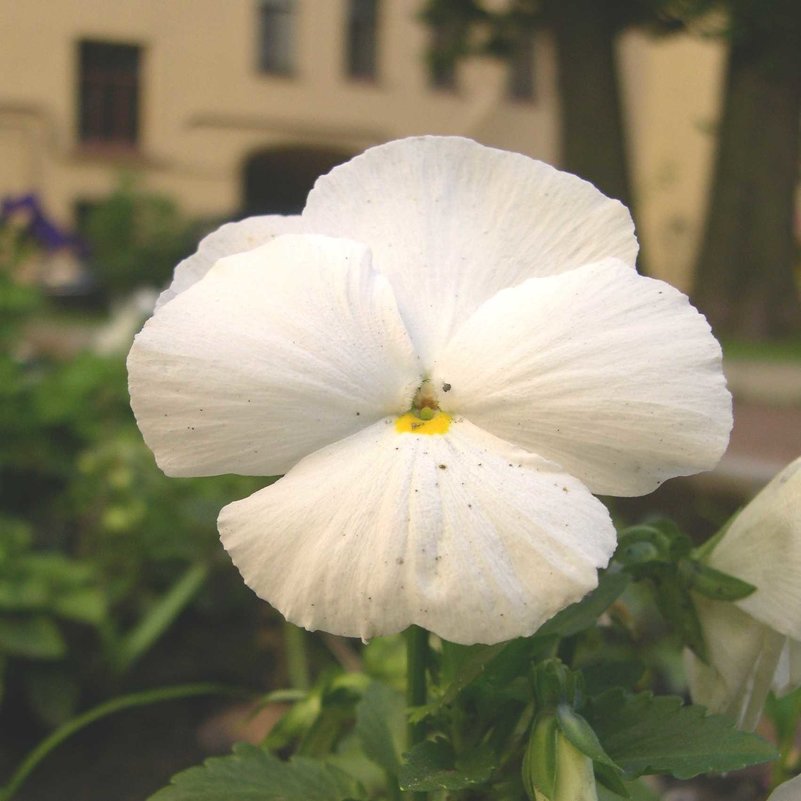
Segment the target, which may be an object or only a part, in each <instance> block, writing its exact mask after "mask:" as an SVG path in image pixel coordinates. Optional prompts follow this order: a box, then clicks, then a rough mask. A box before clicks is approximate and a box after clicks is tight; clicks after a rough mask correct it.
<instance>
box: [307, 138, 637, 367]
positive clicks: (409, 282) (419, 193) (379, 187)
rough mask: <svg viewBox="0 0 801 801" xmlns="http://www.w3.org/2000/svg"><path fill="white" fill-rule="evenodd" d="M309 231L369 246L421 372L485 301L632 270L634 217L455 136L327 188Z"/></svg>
mask: <svg viewBox="0 0 801 801" xmlns="http://www.w3.org/2000/svg"><path fill="white" fill-rule="evenodd" d="M303 218H304V220H305V221H306V222H307V224H308V225H309V226H310V230H314V231H318V232H319V233H325V234H332V235H334V236H345V237H350V238H352V239H357V240H359V241H362V242H366V243H368V244H369V245H370V247H371V248H372V250H373V253H374V257H375V266H376V269H378V270H380V271H381V272H383V273H384V274H385V275H387V276H388V277H389V279H390V281H391V282H392V285H393V287H394V289H395V293H396V295H397V297H398V305H399V307H400V310H401V314H402V315H403V318H404V320H406V322H407V325H408V326H409V329H410V332H411V335H412V339H413V340H414V343H415V345H416V347H417V349H418V352H419V353H420V356H421V358H422V360H423V363H424V365H425V366H426V367H429V366H430V364H431V362H432V360H433V358H434V357H435V356H436V354H437V352H438V350H439V348H440V347H441V346H442V345H444V343H445V342H446V341H447V340H448V339H449V338H450V336H451V334H452V333H453V331H454V330H456V328H458V326H459V325H460V324H461V323H462V322H463V321H464V320H465V319H466V318H467V317H468V315H470V314H471V313H472V312H473V311H474V310H475V309H476V308H477V307H478V306H479V304H481V303H482V302H483V301H484V300H486V299H487V298H489V297H491V296H492V295H494V294H495V293H496V292H497V291H498V290H499V289H502V288H504V287H508V286H514V285H516V284H519V283H520V282H522V281H524V280H525V279H527V278H530V277H532V276H537V275H552V274H555V273H560V272H564V271H566V270H571V269H573V268H574V267H577V266H579V265H582V264H586V263H588V262H591V261H597V260H599V259H601V258H603V257H606V256H615V257H618V258H620V259H622V260H623V261H625V262H626V263H627V264H629V265H633V264H634V261H635V258H636V254H637V242H636V239H635V237H634V226H633V223H632V221H631V216H630V215H629V213H628V211H627V210H626V208H625V207H624V206H622V205H621V204H620V203H618V202H617V201H616V200H610V199H609V198H607V197H605V196H604V195H602V194H601V193H600V192H599V191H598V190H597V189H595V187H593V186H592V185H591V184H589V183H587V182H586V181H583V180H581V179H580V178H577V177H576V176H574V175H570V174H568V173H564V172H560V171H558V170H556V169H554V168H553V167H551V166H549V165H547V164H543V163H541V162H538V161H535V160H533V159H530V158H528V157H526V156H522V155H520V154H517V153H508V152H505V151H502V150H495V149H493V148H488V147H484V146H482V145H479V144H477V143H476V142H473V141H471V140H469V139H461V138H457V137H432V136H426V137H420V138H411V139H402V140H399V141H396V142H390V143H389V144H386V145H381V146H379V147H375V148H372V149H370V150H368V151H366V152H365V153H363V154H362V155H360V156H358V157H356V158H355V159H353V160H352V161H350V162H348V163H347V164H344V165H341V166H339V167H336V168H334V170H333V171H332V172H331V173H329V174H328V175H326V176H324V177H322V178H320V179H319V180H318V181H317V183H316V184H315V187H314V189H313V190H312V192H311V194H310V195H309V199H308V203H307V205H306V208H305V210H304V212H303Z"/></svg>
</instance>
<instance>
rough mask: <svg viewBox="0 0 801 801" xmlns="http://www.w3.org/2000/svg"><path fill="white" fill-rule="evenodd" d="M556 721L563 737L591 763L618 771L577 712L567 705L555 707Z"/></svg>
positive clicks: (589, 727)
mask: <svg viewBox="0 0 801 801" xmlns="http://www.w3.org/2000/svg"><path fill="white" fill-rule="evenodd" d="M556 720H557V722H558V724H559V729H560V731H561V732H562V734H564V736H565V737H566V738H567V739H568V740H570V742H571V743H572V744H573V745H574V746H575V747H576V748H577V749H578V750H579V751H581V753H582V754H584V755H585V756H588V757H589V758H590V759H591V760H593V762H598V763H599V764H601V765H606V766H607V767H610V768H613V769H618V766H617V765H616V764H615V763H614V762H613V760H612V759H611V758H610V757H609V755H608V754H607V753H606V751H604V749H603V746H602V745H601V743H600V742H599V741H598V737H597V735H596V734H595V732H594V731H593V730H592V727H591V726H590V724H589V723H587V721H586V720H584V718H583V717H581V715H579V714H578V712H576V711H574V710H573V708H572V707H569V706H568V705H567V704H559V706H558V707H556Z"/></svg>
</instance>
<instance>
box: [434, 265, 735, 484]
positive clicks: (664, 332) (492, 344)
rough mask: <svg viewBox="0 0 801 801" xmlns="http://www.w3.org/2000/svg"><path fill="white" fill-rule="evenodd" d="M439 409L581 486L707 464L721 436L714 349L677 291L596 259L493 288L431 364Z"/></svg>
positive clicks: (659, 476)
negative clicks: (440, 391)
mask: <svg viewBox="0 0 801 801" xmlns="http://www.w3.org/2000/svg"><path fill="white" fill-rule="evenodd" d="M433 381H434V384H435V386H437V387H443V386H446V387H447V386H449V390H448V392H447V394H446V395H445V394H444V395H443V396H442V398H441V403H442V405H443V408H445V409H448V408H453V409H458V410H459V412H460V413H463V414H464V415H465V416H467V417H469V418H470V419H471V420H472V421H473V422H474V423H476V425H480V426H482V427H483V428H486V429H487V430H488V431H491V432H492V433H493V434H496V435H497V436H499V437H502V438H504V439H506V440H509V441H510V442H514V443H516V444H518V445H521V446H522V447H524V448H526V449H528V450H531V451H534V452H536V453H539V454H542V455H543V456H544V457H545V458H547V459H551V460H553V461H554V462H557V463H558V464H560V465H561V466H562V467H563V468H564V469H565V470H566V471H567V472H569V473H571V474H572V475H575V476H577V477H578V478H580V479H581V480H582V481H583V482H584V483H585V484H587V486H588V487H589V488H590V489H591V490H592V492H597V493H603V494H610V495H638V494H643V493H646V492H650V491H651V490H653V489H654V488H655V487H656V486H658V485H659V484H660V483H661V482H662V481H664V480H665V479H667V478H672V477H673V476H677V475H687V474H690V473H696V472H698V471H700V470H705V469H708V468H711V467H713V466H714V465H715V464H716V462H717V461H718V459H719V458H720V457H721V455H722V454H723V451H724V450H725V448H726V444H727V442H728V437H729V431H730V430H731V424H732V417H731V396H730V395H729V392H728V390H727V389H726V386H725V380H724V378H723V372H722V369H721V352H720V346H719V345H718V343H717V341H716V340H715V338H714V337H713V336H712V334H711V333H710V330H709V326H708V325H707V322H706V320H705V319H704V318H703V317H702V316H701V315H700V314H699V313H698V312H697V311H696V310H695V309H694V308H693V307H692V306H690V304H689V303H688V301H687V298H686V297H685V296H684V295H682V294H681V293H680V292H679V291H678V290H676V289H674V288H673V287H671V286H669V285H668V284H665V283H663V282H661V281H656V280H653V279H650V278H644V277H643V276H640V275H638V274H637V273H636V272H634V271H633V270H631V269H630V268H629V267H627V266H626V265H625V264H623V263H621V262H618V261H616V260H611V259H610V260H605V261H604V262H602V263H599V264H593V265H587V266H584V267H581V268H578V269H576V270H572V271H570V272H567V273H562V274H561V275H555V276H549V277H546V278H532V279H529V280H528V281H526V282H525V283H524V284H522V285H520V286H518V287H515V288H512V289H506V290H503V291H501V292H499V293H498V294H497V295H496V296H494V297H493V298H491V299H490V300H489V301H487V302H486V303H484V304H483V305H482V306H481V308H479V309H478V310H477V311H476V312H475V314H474V315H473V316H472V317H471V318H470V319H469V320H468V321H467V322H466V323H465V324H464V325H463V326H462V328H461V329H460V330H459V331H458V332H457V333H456V335H455V336H454V337H453V338H452V339H451V341H450V342H449V343H448V345H447V347H446V348H445V350H444V351H443V353H442V354H441V356H440V358H439V359H438V360H437V362H436V365H435V368H434V371H433Z"/></svg>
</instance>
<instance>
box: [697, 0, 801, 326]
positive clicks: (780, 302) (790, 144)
mask: <svg viewBox="0 0 801 801" xmlns="http://www.w3.org/2000/svg"><path fill="white" fill-rule="evenodd" d="M793 16H794V18H795V19H792V18H791V19H790V20H789V24H788V27H787V29H785V30H780V29H779V28H778V27H774V28H773V29H772V30H767V29H764V28H762V29H760V28H759V27H758V26H753V27H751V28H750V30H749V36H748V39H747V40H738V39H735V40H734V41H733V43H732V46H731V49H730V54H729V61H728V68H727V74H726V84H725V95H724V107H723V115H722V118H721V122H720V128H719V134H718V150H717V161H716V164H715V172H714V176H713V183H712V189H711V194H710V200H709V210H708V213H707V222H706V229H705V234H704V239H703V243H702V246H701V250H700V256H699V261H698V265H697V268H696V274H695V275H696V285H695V292H694V300H695V302H696V303H697V305H698V306H699V308H700V309H701V310H702V311H703V312H704V313H705V314H706V315H707V318H708V319H709V321H710V323H711V324H712V327H713V328H714V329H715V331H716V332H717V333H718V334H738V335H741V336H747V337H751V338H757V337H758V338H766V337H775V336H782V335H787V334H791V333H793V332H798V331H801V304H799V297H798V291H797V286H796V283H795V279H794V269H795V267H796V265H797V263H798V251H797V244H796V241H795V236H794V230H793V228H794V209H795V192H796V188H797V185H798V162H799V155H800V154H799V120H801V36H799V35H798V32H799V31H801V14H799V12H798V11H795V12H793ZM793 23H795V30H793V27H794V25H793Z"/></svg>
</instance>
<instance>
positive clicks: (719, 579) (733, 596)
mask: <svg viewBox="0 0 801 801" xmlns="http://www.w3.org/2000/svg"><path fill="white" fill-rule="evenodd" d="M679 574H680V575H681V577H682V578H683V579H684V581H685V582H686V583H687V587H688V588H689V589H691V590H695V592H697V593H700V594H701V595H704V596H706V597H707V598H711V599H712V600H713V601H739V600H740V599H741V598H747V597H748V596H749V595H751V593H753V592H756V587H755V586H754V585H753V584H749V583H748V582H747V581H743V580H742V579H738V578H735V577H734V576H730V575H729V574H728V573H723V572H722V571H720V570H715V568H714V567H709V565H705V564H703V562H695V561H692V560H690V559H682V560H681V562H679Z"/></svg>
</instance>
